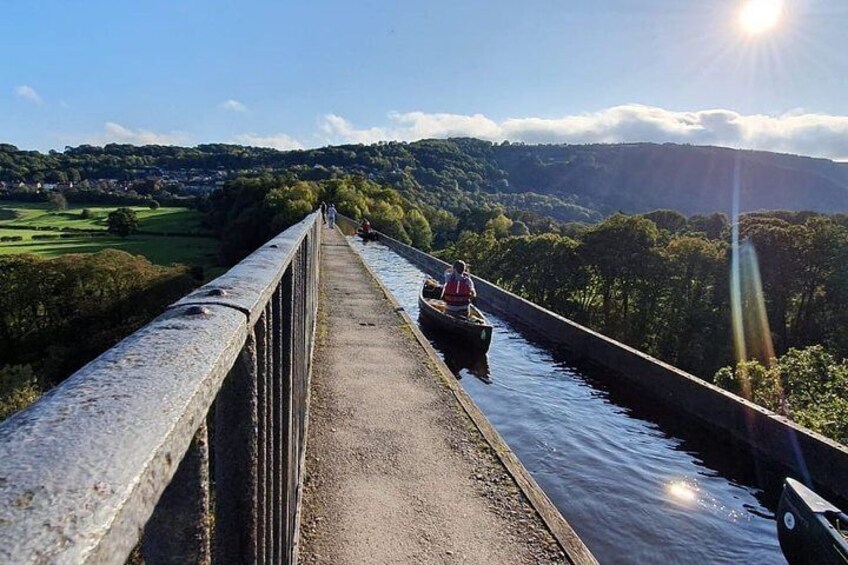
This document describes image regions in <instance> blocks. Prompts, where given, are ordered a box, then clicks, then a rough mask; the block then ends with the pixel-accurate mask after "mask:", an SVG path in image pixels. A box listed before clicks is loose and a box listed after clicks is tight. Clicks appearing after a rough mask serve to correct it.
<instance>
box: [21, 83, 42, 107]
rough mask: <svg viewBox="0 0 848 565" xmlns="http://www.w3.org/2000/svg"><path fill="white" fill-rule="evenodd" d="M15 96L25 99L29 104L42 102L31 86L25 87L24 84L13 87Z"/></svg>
mask: <svg viewBox="0 0 848 565" xmlns="http://www.w3.org/2000/svg"><path fill="white" fill-rule="evenodd" d="M15 94H16V95H17V96H19V97H20V98H25V99H27V100H29V101H30V102H35V103H36V104H41V103H43V102H44V101H43V100H42V99H41V96H39V95H38V92H36V91H35V89H34V88H33V87H31V86H27V85H25V84H23V85H21V86H16V87H15Z"/></svg>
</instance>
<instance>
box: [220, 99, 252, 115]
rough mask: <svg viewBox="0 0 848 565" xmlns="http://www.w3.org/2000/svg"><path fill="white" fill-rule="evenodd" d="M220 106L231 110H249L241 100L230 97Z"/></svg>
mask: <svg viewBox="0 0 848 565" xmlns="http://www.w3.org/2000/svg"><path fill="white" fill-rule="evenodd" d="M218 107H219V108H221V109H222V110H229V111H230V112H247V106H245V105H244V104H242V103H241V102H239V101H238V100H233V99H232V98H230V99H229V100H224V101H223V102H221V103H220V104H218Z"/></svg>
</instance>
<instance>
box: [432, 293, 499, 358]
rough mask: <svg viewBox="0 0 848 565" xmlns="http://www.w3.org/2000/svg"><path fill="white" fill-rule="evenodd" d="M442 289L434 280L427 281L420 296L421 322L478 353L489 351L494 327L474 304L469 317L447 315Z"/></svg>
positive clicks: (470, 307)
mask: <svg viewBox="0 0 848 565" xmlns="http://www.w3.org/2000/svg"><path fill="white" fill-rule="evenodd" d="M441 295H442V287H441V286H439V285H438V283H437V282H436V281H434V280H432V279H429V280H427V281H426V282H425V283H424V286H423V287H422V289H421V292H420V294H419V295H418V312H419V315H420V316H421V321H422V322H424V323H426V324H429V325H430V326H431V327H432V328H433V329H434V330H437V331H439V332H442V333H446V334H450V335H452V336H454V337H458V338H460V339H462V340H463V342H465V344H466V345H468V346H471V347H473V348H474V349H475V350H477V351H482V352H485V351H488V350H489V344H491V342H492V326H491V325H489V321H488V320H486V317H485V316H484V315H483V313H482V312H480V310H478V309H477V308H476V307H475V306H474V305H473V304H472V305H470V306H469V307H468V310H469V313H468V316H455V315H453V314H448V313H447V305H446V304H445V302H444V301H443V300H442V299H441Z"/></svg>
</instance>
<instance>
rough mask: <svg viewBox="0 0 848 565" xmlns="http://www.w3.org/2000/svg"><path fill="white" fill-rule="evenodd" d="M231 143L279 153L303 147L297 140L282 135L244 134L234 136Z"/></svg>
mask: <svg viewBox="0 0 848 565" xmlns="http://www.w3.org/2000/svg"><path fill="white" fill-rule="evenodd" d="M232 143H238V144H240V145H252V146H254V147H271V148H273V149H279V150H280V151H289V150H291V149H303V145H302V144H301V143H300V142H299V141H298V140H296V139H294V138H293V137H291V136H289V135H286V134H284V133H280V134H277V135H268V136H262V135H256V134H255V133H245V134H242V135H237V136H235V137H234V138H233V140H232Z"/></svg>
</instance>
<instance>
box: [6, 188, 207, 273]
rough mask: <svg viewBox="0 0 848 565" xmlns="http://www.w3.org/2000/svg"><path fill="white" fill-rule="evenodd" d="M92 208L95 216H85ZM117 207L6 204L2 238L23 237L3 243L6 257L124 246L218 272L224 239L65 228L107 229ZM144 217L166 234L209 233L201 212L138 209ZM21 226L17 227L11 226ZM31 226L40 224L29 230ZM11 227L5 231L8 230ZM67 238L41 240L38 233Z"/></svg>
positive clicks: (158, 259) (144, 224)
mask: <svg viewBox="0 0 848 565" xmlns="http://www.w3.org/2000/svg"><path fill="white" fill-rule="evenodd" d="M84 208H88V209H89V210H91V212H92V214H93V217H92V218H90V219H86V218H82V217H81V216H80V214H81V212H82V210H83V209H84ZM115 209H116V207H114V206H112V207H98V206H75V207H72V208H70V209H68V210H66V211H64V212H50V211H49V210H48V206H47V204H30V203H17V202H0V237H4V236H22V237H23V240H22V241H0V255H3V254H6V255H8V254H20V253H34V254H37V255H43V256H45V257H56V256H58V255H64V254H66V253H95V252H97V251H101V250H103V249H107V248H111V249H120V250H122V251H126V252H127V253H132V254H134V255H143V256H145V257H147V258H148V259H150V261H151V262H153V263H156V264H157V265H171V264H172V263H183V264H185V265H200V266H202V267H203V268H204V270H205V272H206V274H207V278H208V277H209V275H210V274H218V273H220V272H222V269H220V268H219V267H218V253H217V252H218V241H217V240H215V239H213V238H211V237H196V236H195V237H183V236H179V235H169V236H162V235H148V234H136V235H132V236H130V237H127V238H121V237H111V236H97V237H90V236H86V235H85V234H75V233H73V232H62V231H60V230H61V229H62V228H75V229H87V230H97V231H105V230H106V217H107V216H108V215H109V212H111V211H113V210H115ZM133 210H135V211H136V213H137V214H138V216H139V229H141V230H146V231H155V232H164V233H174V234H179V233H204V232H205V230H204V229H203V228H202V227H201V225H200V220H201V214H200V212H198V211H197V210H191V209H188V208H159V209H158V210H151V209H149V208H142V207H137V206H136V207H133ZM10 226H15V229H9V227H10ZM25 227H34V228H40V229H38V230H35V229H33V230H27V229H23V228H25ZM4 228H5V229H4ZM37 235H41V236H60V235H62V236H65V237H61V238H57V239H47V240H38V239H33V236H37Z"/></svg>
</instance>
